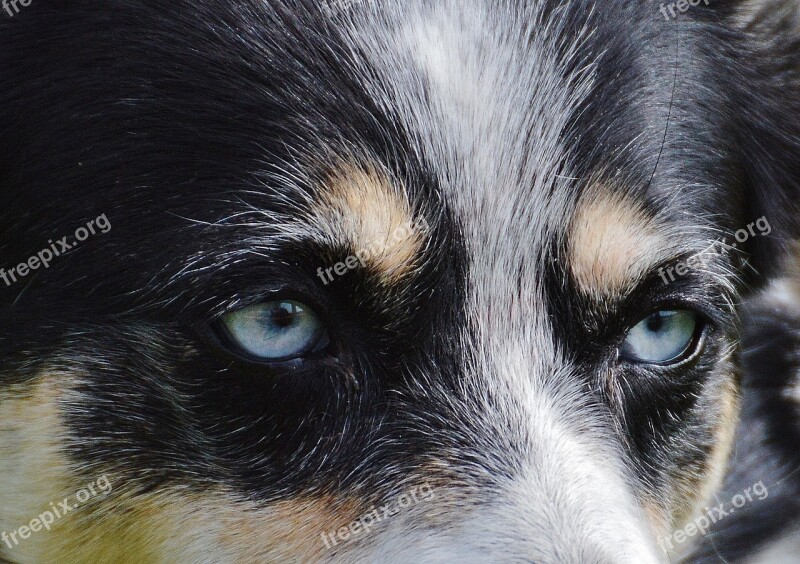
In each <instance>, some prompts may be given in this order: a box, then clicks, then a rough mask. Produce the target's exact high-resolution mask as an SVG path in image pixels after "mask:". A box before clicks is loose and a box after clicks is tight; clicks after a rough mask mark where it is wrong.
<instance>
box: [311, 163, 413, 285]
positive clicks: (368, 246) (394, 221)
mask: <svg viewBox="0 0 800 564" xmlns="http://www.w3.org/2000/svg"><path fill="white" fill-rule="evenodd" d="M311 221H312V222H313V224H314V226H315V227H316V228H318V229H319V230H321V231H322V232H323V236H324V238H325V239H326V240H328V241H329V242H330V243H333V244H346V245H348V246H349V247H350V248H352V249H353V252H354V254H355V255H356V256H359V257H360V258H361V259H362V260H363V262H364V263H365V264H366V265H368V266H369V267H370V268H372V269H373V270H375V271H377V272H378V273H379V274H380V275H381V276H382V277H383V278H385V279H386V280H387V281H390V282H393V281H396V280H398V279H399V278H401V277H402V276H404V275H405V274H407V273H408V272H410V271H411V270H413V269H414V267H415V266H416V258H417V256H418V255H419V253H420V251H421V250H422V248H423V242H424V238H425V233H424V228H423V227H422V226H423V224H424V221H423V220H422V218H415V217H414V214H413V212H412V210H411V206H410V204H409V201H408V197H407V195H406V192H405V190H404V188H403V186H401V185H399V184H398V182H397V181H394V180H392V179H390V178H389V176H388V175H387V174H384V173H382V172H379V171H378V170H375V169H374V168H373V169H364V168H359V167H355V166H347V167H343V168H340V169H339V170H337V171H336V172H334V173H333V174H332V175H330V177H329V179H328V182H327V185H326V186H324V187H323V195H322V197H321V199H320V201H319V202H318V203H317V205H316V206H315V209H314V210H313V213H312V218H311Z"/></svg>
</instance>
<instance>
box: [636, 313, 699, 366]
mask: <svg viewBox="0 0 800 564" xmlns="http://www.w3.org/2000/svg"><path fill="white" fill-rule="evenodd" d="M699 325H700V320H699V319H698V315H697V313H695V312H693V311H688V310H678V311H670V310H663V311H657V312H655V313H652V314H650V315H649V316H647V317H646V318H645V319H643V320H642V321H641V322H639V323H638V324H637V325H636V326H635V327H633V329H631V330H630V331H628V335H627V336H626V338H625V342H624V343H623V344H622V347H621V349H620V353H621V354H622V356H623V357H624V358H625V359H626V360H630V361H633V362H642V363H647V364H674V363H676V362H679V361H680V360H682V359H683V358H685V357H686V356H687V353H689V352H690V350H689V349H691V348H692V344H693V343H694V342H695V341H696V339H695V336H696V335H697V330H698V327H699Z"/></svg>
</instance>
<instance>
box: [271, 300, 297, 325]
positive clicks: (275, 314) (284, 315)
mask: <svg viewBox="0 0 800 564" xmlns="http://www.w3.org/2000/svg"><path fill="white" fill-rule="evenodd" d="M294 309H295V308H294V306H293V305H292V304H281V305H279V306H277V307H275V308H274V309H273V310H272V311H271V312H270V321H271V322H272V324H273V325H276V326H277V327H280V328H281V329H285V328H286V327H289V326H290V325H291V324H292V323H293V322H294V318H295V311H294Z"/></svg>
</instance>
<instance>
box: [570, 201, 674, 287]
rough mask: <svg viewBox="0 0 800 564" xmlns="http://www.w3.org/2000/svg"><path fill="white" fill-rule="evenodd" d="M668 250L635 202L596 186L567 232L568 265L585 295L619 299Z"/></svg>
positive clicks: (655, 228) (657, 231)
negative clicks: (616, 297)
mask: <svg viewBox="0 0 800 564" xmlns="http://www.w3.org/2000/svg"><path fill="white" fill-rule="evenodd" d="M670 246H671V245H669V244H668V242H667V241H665V239H664V235H663V230H661V229H659V225H658V223H657V222H656V221H655V220H654V219H653V218H651V217H649V216H648V215H647V214H646V213H645V212H644V210H642V209H641V207H640V206H639V205H638V204H637V203H636V202H633V201H630V200H629V199H627V198H625V197H624V196H621V195H619V194H616V193H614V192H611V191H608V190H607V189H604V188H603V187H602V186H600V187H598V188H596V189H594V190H592V191H590V192H589V193H588V194H586V195H585V196H584V197H583V198H582V199H581V201H580V202H579V205H578V210H577V213H576V214H575V217H574V219H573V221H572V224H571V227H570V232H569V264H570V268H571V269H572V274H573V276H574V278H575V280H576V281H577V282H578V284H579V286H580V287H581V288H582V289H583V290H584V291H585V292H587V293H589V294H592V295H599V296H620V295H624V294H625V293H626V292H627V291H629V290H630V289H632V288H633V287H634V286H635V285H636V283H637V282H639V281H640V279H641V278H642V277H643V276H644V275H645V274H647V272H648V270H649V268H651V266H652V265H653V264H655V263H656V262H657V260H658V259H659V258H660V257H661V256H662V255H663V253H664V251H665V250H666V249H668V248H670Z"/></svg>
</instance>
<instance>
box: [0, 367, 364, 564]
mask: <svg viewBox="0 0 800 564" xmlns="http://www.w3.org/2000/svg"><path fill="white" fill-rule="evenodd" d="M76 383H77V379H76V378H74V377H72V376H71V375H69V374H63V373H59V374H56V373H53V374H46V375H42V376H41V378H40V379H39V380H37V381H36V382H32V383H29V384H25V385H18V386H8V387H6V388H5V389H3V390H1V391H0V532H2V531H6V532H7V533H10V532H16V531H18V530H19V528H20V527H22V526H27V525H29V524H30V523H31V520H32V519H35V518H38V517H39V516H40V515H41V514H43V513H44V512H46V511H52V505H51V503H52V504H53V505H55V506H56V507H58V504H59V502H60V501H62V500H64V499H65V498H69V500H68V501H69V503H70V504H71V505H73V504H74V502H75V500H76V494H77V492H78V491H79V490H81V489H84V488H86V487H87V484H89V483H94V482H92V480H90V479H89V480H87V479H86V478H82V477H77V476H76V475H75V474H74V472H73V470H72V469H71V467H70V464H69V462H68V461H67V459H66V457H65V456H64V455H63V453H62V450H61V449H62V448H63V447H64V444H65V443H64V432H65V426H64V423H63V420H62V414H61V410H62V409H65V405H68V403H69V400H70V396H71V395H72V394H75V393H76V392H74V391H73V389H74V387H75V385H76ZM106 476H107V479H108V482H109V484H110V490H108V493H105V492H102V491H101V490H100V489H99V487H98V486H96V485H95V488H96V492H97V494H96V495H93V496H92V497H91V498H90V499H89V500H88V501H86V502H85V503H84V504H83V505H81V506H80V507H77V508H76V509H74V510H73V511H71V512H69V513H67V514H65V515H62V516H60V517H57V518H56V519H55V521H54V523H53V524H52V525H51V529H50V530H49V531H47V530H45V529H42V530H40V531H36V532H32V533H31V534H30V536H28V538H26V539H22V538H20V537H19V535H18V536H17V540H19V544H17V545H15V546H14V547H13V548H11V549H9V548H8V546H6V544H5V543H3V542H2V541H0V561H2V560H3V558H6V559H8V560H10V561H12V562H31V563H50V562H116V563H119V564H141V563H143V562H146V563H165V564H166V563H172V562H191V563H193V564H204V563H208V564H218V563H231V564H233V563H239V562H319V561H322V560H324V559H325V558H327V557H329V556H331V554H332V553H331V550H330V549H329V548H327V547H326V546H325V543H324V541H323V538H322V536H321V535H322V533H323V532H325V533H331V532H333V531H334V530H336V529H338V528H341V527H346V526H348V525H349V524H350V523H351V522H353V521H356V520H357V519H358V518H360V517H361V516H362V515H363V514H364V513H365V512H366V508H365V507H364V504H363V503H362V501H361V500H357V499H346V498H345V499H334V498H333V497H331V496H324V495H320V496H315V497H311V496H305V497H303V496H300V497H298V498H296V499H292V500H289V501H281V502H277V503H274V504H272V505H268V506H265V507H261V506H256V505H255V504H254V503H252V502H249V501H243V500H241V499H239V498H237V497H236V496H234V495H233V494H232V493H230V492H228V491H226V490H224V489H223V488H221V487H216V488H211V489H205V490H204V489H203V487H202V486H200V485H191V484H189V485H188V486H186V487H180V488H179V487H169V486H165V487H164V488H162V489H160V490H159V491H158V492H156V493H152V492H151V493H146V494H142V493H139V492H138V491H137V487H136V486H137V484H136V483H135V482H132V481H126V479H125V478H123V477H121V476H115V475H114V474H112V473H110V472H109V473H108V474H106ZM100 477H101V476H100V475H98V476H97V477H96V478H100ZM12 544H13V541H12Z"/></svg>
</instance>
